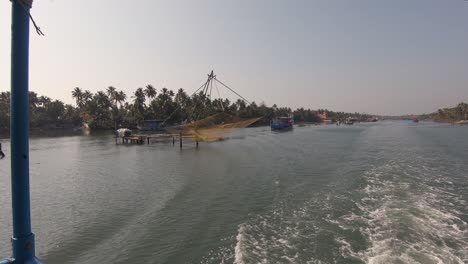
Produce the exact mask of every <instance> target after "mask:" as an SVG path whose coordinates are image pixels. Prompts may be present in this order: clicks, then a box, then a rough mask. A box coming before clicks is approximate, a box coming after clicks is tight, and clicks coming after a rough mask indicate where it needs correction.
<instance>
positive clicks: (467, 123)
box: [455, 120, 468, 125]
mask: <svg viewBox="0 0 468 264" xmlns="http://www.w3.org/2000/svg"><path fill="white" fill-rule="evenodd" d="M455 124H457V125H468V120H461V121H458V122H456V123H455Z"/></svg>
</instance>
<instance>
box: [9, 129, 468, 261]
mask: <svg viewBox="0 0 468 264" xmlns="http://www.w3.org/2000/svg"><path fill="white" fill-rule="evenodd" d="M3 147H4V151H5V150H6V152H7V154H9V153H8V151H9V143H8V141H7V140H3ZM30 157H31V166H30V167H31V185H32V187H31V188H32V189H31V193H32V221H33V230H34V232H35V234H36V242H37V246H36V251H37V255H38V256H39V257H40V258H41V259H42V260H43V261H45V262H46V263H50V264H52V263H170V264H173V263H174V264H177V263H203V264H208V263H237V264H241V263H468V162H467V161H468V127H459V126H450V125H441V124H436V123H424V122H422V123H419V124H412V123H408V122H380V123H373V124H356V125H354V126H305V127H296V128H295V129H294V130H293V131H289V132H282V133H277V132H272V131H270V129H269V128H267V127H260V128H249V129H244V130H242V131H239V132H237V133H235V134H234V135H232V136H231V137H230V138H229V139H228V140H225V141H222V142H215V143H201V144H200V147H199V148H198V149H197V148H195V144H193V143H191V142H186V144H185V145H184V148H183V149H182V150H180V149H179V147H178V146H177V144H176V146H175V147H173V146H172V142H171V143H159V144H150V145H138V146H137V145H116V144H115V141H114V139H113V138H112V135H94V136H93V135H91V136H73V137H54V138H32V139H31V141H30ZM9 173H10V171H9V158H8V156H7V158H5V159H4V160H1V161H0V183H1V184H0V199H1V200H0V201H1V204H0V212H1V214H0V256H2V257H6V256H8V255H9V254H10V243H9V237H10V236H11V219H10V218H11V209H10V180H9V178H10V174H9Z"/></svg>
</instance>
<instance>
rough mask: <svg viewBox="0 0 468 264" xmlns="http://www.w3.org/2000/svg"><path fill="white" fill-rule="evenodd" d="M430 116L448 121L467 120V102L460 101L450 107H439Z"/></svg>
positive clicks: (436, 119) (441, 120) (440, 120)
mask: <svg viewBox="0 0 468 264" xmlns="http://www.w3.org/2000/svg"><path fill="white" fill-rule="evenodd" d="M430 117H431V118H432V119H433V120H435V121H439V122H448V123H453V122H457V121H460V120H467V119H468V104H467V103H463V102H462V103H459V104H458V105H457V106H455V107H452V108H441V109H439V110H437V112H435V113H433V114H431V115H430Z"/></svg>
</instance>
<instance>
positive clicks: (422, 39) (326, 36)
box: [0, 0, 468, 114]
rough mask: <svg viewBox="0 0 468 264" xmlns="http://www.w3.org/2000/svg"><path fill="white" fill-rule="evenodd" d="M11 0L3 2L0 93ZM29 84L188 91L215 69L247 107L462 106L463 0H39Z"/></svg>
mask: <svg viewBox="0 0 468 264" xmlns="http://www.w3.org/2000/svg"><path fill="white" fill-rule="evenodd" d="M10 5H11V3H10V1H0V36H2V37H1V38H0V39H1V41H0V72H2V73H3V74H0V91H6V90H9V83H10V79H9V72H10V66H9V63H10V57H9V56H10V25H11V22H10V20H11V10H10V9H11V7H10ZM32 13H33V16H34V17H35V19H36V21H37V22H38V24H39V25H40V27H41V28H42V30H43V31H44V33H45V34H46V36H45V37H39V36H37V35H36V34H35V32H34V30H31V42H30V45H31V62H30V89H31V90H33V91H36V92H37V93H39V94H42V95H47V96H49V97H52V98H57V99H61V100H63V101H65V102H67V103H71V102H73V101H72V98H71V90H72V89H73V88H74V87H76V86H79V87H81V88H83V89H89V90H91V91H93V92H95V91H97V90H104V89H106V87H107V86H109V85H112V86H115V87H117V88H118V89H122V90H124V91H125V92H127V94H130V93H131V92H132V91H134V90H135V89H136V88H138V87H143V86H145V85H146V84H153V85H154V86H155V87H156V88H158V89H159V88H162V87H167V88H169V89H173V90H177V89H178V88H181V87H182V88H184V89H186V90H187V91H189V92H190V91H193V90H194V89H196V88H198V87H199V86H200V85H201V84H202V83H203V82H204V81H205V79H206V74H207V73H208V72H209V71H211V70H212V69H214V70H215V73H216V74H217V75H218V78H219V79H220V80H222V81H224V82H225V83H226V84H228V85H230V86H231V87H233V88H234V89H235V90H237V91H238V92H239V93H240V94H242V95H243V96H244V97H246V98H247V99H249V100H252V101H256V102H265V103H266V104H268V105H272V104H273V103H276V104H278V105H281V106H291V107H294V108H296V107H300V106H303V107H306V108H312V109H317V108H328V109H332V110H340V111H352V112H355V111H357V112H368V113H375V114H405V113H407V114H411V113H415V114H416V113H424V112H431V111H434V110H436V109H437V108H439V107H446V106H447V107H448V106H453V105H455V104H457V103H459V102H461V101H468V85H467V84H468V72H467V70H468V1H463V0H413V1H408V0H342V1H338V0H323V1H318V0H317V1H314V0H304V1H293V0H291V1H286V0H282V1H281V0H278V1H273V0H268V1H267V0H231V1H227V0H226V1H219V0H218V1H215V0H213V1H207V0H204V1H195V0H187V1H179V0H176V1H167V0H165V1H162V0H161V1H156V0H139V1H130V0H127V1H123V0H99V1H95V0H35V1H34V7H33V9H32Z"/></svg>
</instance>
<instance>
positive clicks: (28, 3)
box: [12, 0, 45, 36]
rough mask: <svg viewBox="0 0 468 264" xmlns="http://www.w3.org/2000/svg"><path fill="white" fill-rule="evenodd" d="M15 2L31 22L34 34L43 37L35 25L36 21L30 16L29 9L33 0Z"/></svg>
mask: <svg viewBox="0 0 468 264" xmlns="http://www.w3.org/2000/svg"><path fill="white" fill-rule="evenodd" d="M12 1H15V0H12ZM17 1H18V3H19V4H20V5H21V6H22V7H23V8H24V10H25V11H26V12H27V13H28V16H29V19H30V20H31V22H32V23H33V25H34V28H35V29H36V33H37V34H38V35H39V36H45V35H44V33H43V32H42V30H41V28H40V27H39V26H38V25H37V24H36V21H34V18H33V17H32V15H31V12H30V9H31V8H32V3H33V0H17Z"/></svg>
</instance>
